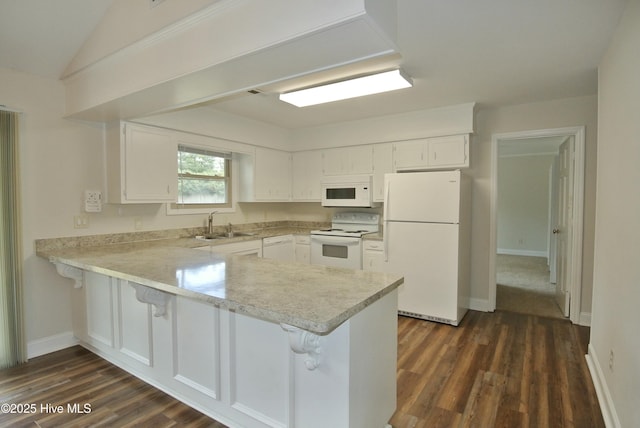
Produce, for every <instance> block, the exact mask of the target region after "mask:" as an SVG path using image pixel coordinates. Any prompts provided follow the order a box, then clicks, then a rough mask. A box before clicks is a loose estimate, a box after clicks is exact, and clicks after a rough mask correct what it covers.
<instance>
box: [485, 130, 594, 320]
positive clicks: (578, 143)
mask: <svg viewBox="0 0 640 428" xmlns="http://www.w3.org/2000/svg"><path fill="white" fill-rule="evenodd" d="M571 135H573V136H574V138H575V144H574V152H573V159H574V170H573V184H574V189H573V222H572V228H571V234H570V235H571V240H570V242H569V246H570V247H571V251H570V252H569V253H570V260H569V261H568V263H567V265H568V270H569V272H568V273H569V283H570V285H569V287H568V289H569V290H570V299H571V300H570V303H569V305H570V309H569V319H570V320H571V322H572V323H574V324H578V323H579V321H580V309H581V308H580V302H581V298H582V286H581V285H582V241H583V222H584V174H585V127H584V126H575V127H568V128H552V129H539V130H531V131H520V132H508V133H500V134H493V135H492V136H491V201H490V205H491V207H490V220H489V223H490V225H489V302H488V303H489V310H490V311H491V312H493V311H495V309H496V290H497V286H496V284H497V279H496V253H497V242H498V224H497V223H498V144H499V142H500V141H502V140H524V139H528V138H540V137H559V136H571Z"/></svg>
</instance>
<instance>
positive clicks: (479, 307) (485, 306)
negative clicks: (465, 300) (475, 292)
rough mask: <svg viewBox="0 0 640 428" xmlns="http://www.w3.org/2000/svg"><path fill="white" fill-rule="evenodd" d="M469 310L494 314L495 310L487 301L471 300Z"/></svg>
mask: <svg viewBox="0 0 640 428" xmlns="http://www.w3.org/2000/svg"><path fill="white" fill-rule="evenodd" d="M469 309H471V310H472V311H480V312H493V311H494V309H492V308H491V305H489V301H488V300H486V299H476V298H473V297H472V298H471V299H469Z"/></svg>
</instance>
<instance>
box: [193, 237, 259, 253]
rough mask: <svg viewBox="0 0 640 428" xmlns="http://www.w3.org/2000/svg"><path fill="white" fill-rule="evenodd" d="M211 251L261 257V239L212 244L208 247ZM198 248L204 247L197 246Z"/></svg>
mask: <svg viewBox="0 0 640 428" xmlns="http://www.w3.org/2000/svg"><path fill="white" fill-rule="evenodd" d="M209 248H210V251H211V252H213V253H224V254H235V255H239V256H256V257H262V240H261V239H253V240H251V241H240V242H231V243H229V244H220V245H212V246H210V247H209ZM197 249H198V250H200V249H204V247H199V248H197Z"/></svg>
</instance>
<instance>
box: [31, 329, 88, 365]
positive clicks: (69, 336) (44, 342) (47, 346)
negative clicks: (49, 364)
mask: <svg viewBox="0 0 640 428" xmlns="http://www.w3.org/2000/svg"><path fill="white" fill-rule="evenodd" d="M77 344H78V339H76V338H75V336H74V335H73V333H72V332H70V331H68V332H65V333H60V334H56V335H53V336H48V337H43V338H42V339H36V340H32V341H30V342H28V343H27V358H29V359H31V358H35V357H39V356H40V355H45V354H50V353H51V352H56V351H60V350H61V349H65V348H69V347H71V346H74V345H77Z"/></svg>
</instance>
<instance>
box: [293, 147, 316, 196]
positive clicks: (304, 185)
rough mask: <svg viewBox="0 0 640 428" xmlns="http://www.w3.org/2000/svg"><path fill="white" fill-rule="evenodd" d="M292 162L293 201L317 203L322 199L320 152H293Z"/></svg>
mask: <svg viewBox="0 0 640 428" xmlns="http://www.w3.org/2000/svg"><path fill="white" fill-rule="evenodd" d="M292 162H293V165H292V166H293V183H292V187H293V189H292V191H293V200H294V201H300V202H319V201H320V200H321V199H322V191H321V188H320V181H321V180H322V152H321V151H320V150H309V151H304V152H295V153H293V156H292Z"/></svg>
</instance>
